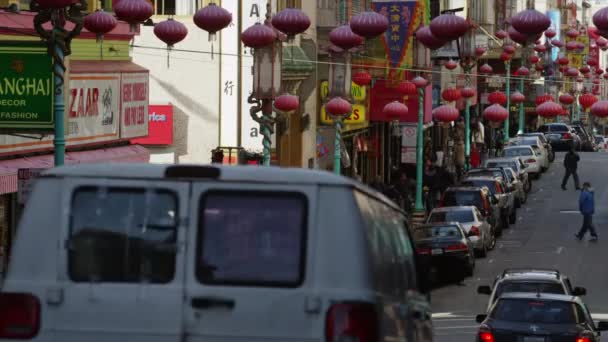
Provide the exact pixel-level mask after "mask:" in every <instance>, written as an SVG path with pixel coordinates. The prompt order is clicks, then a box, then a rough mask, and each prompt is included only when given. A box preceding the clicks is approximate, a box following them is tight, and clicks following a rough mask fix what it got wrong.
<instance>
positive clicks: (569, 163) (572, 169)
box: [562, 148, 581, 190]
mask: <svg viewBox="0 0 608 342" xmlns="http://www.w3.org/2000/svg"><path fill="white" fill-rule="evenodd" d="M579 160H581V158H580V157H579V156H578V154H577V153H576V152H575V151H574V148H571V149H570V151H568V153H566V156H565V157H564V168H565V169H566V173H565V174H564V179H563V180H562V190H566V184H567V183H568V178H570V175H572V178H574V186H575V187H576V190H580V188H581V187H580V185H579V182H578V174H577V173H576V169H577V167H578V162H579Z"/></svg>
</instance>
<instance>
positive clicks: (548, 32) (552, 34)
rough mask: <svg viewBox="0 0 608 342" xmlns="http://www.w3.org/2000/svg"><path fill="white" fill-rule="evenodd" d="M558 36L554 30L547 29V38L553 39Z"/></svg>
mask: <svg viewBox="0 0 608 342" xmlns="http://www.w3.org/2000/svg"><path fill="white" fill-rule="evenodd" d="M556 35H557V32H555V30H554V29H547V30H546V31H545V37H547V38H548V39H551V38H553V37H555V36H556Z"/></svg>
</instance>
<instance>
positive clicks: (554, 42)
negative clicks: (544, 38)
mask: <svg viewBox="0 0 608 342" xmlns="http://www.w3.org/2000/svg"><path fill="white" fill-rule="evenodd" d="M551 45H553V46H555V47H558V48H563V47H564V42H562V41H561V40H559V39H552V40H551Z"/></svg>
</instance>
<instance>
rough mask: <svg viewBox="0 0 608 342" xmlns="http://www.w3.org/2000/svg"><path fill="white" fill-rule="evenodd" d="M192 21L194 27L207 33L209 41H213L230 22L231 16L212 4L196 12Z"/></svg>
mask: <svg viewBox="0 0 608 342" xmlns="http://www.w3.org/2000/svg"><path fill="white" fill-rule="evenodd" d="M192 19H193V21H194V24H195V25H196V26H198V27H199V28H200V29H202V30H205V31H207V32H209V38H208V40H209V41H215V38H216V33H217V32H218V31H220V30H223V29H225V28H226V27H228V25H230V23H231V22H232V14H231V13H230V12H228V11H227V10H226V9H224V8H222V7H220V6H217V5H216V4H215V3H213V2H212V3H210V4H209V5H207V6H205V7H203V8H201V9H199V10H198V11H196V14H194V17H193V18H192Z"/></svg>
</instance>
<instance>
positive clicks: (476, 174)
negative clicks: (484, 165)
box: [468, 170, 505, 178]
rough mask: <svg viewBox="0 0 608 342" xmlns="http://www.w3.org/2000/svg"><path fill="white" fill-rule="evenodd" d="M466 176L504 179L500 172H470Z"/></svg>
mask: <svg viewBox="0 0 608 342" xmlns="http://www.w3.org/2000/svg"><path fill="white" fill-rule="evenodd" d="M468 174H469V175H471V176H489V177H500V178H505V176H504V174H503V173H502V171H500V170H471V171H469V172H468Z"/></svg>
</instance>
